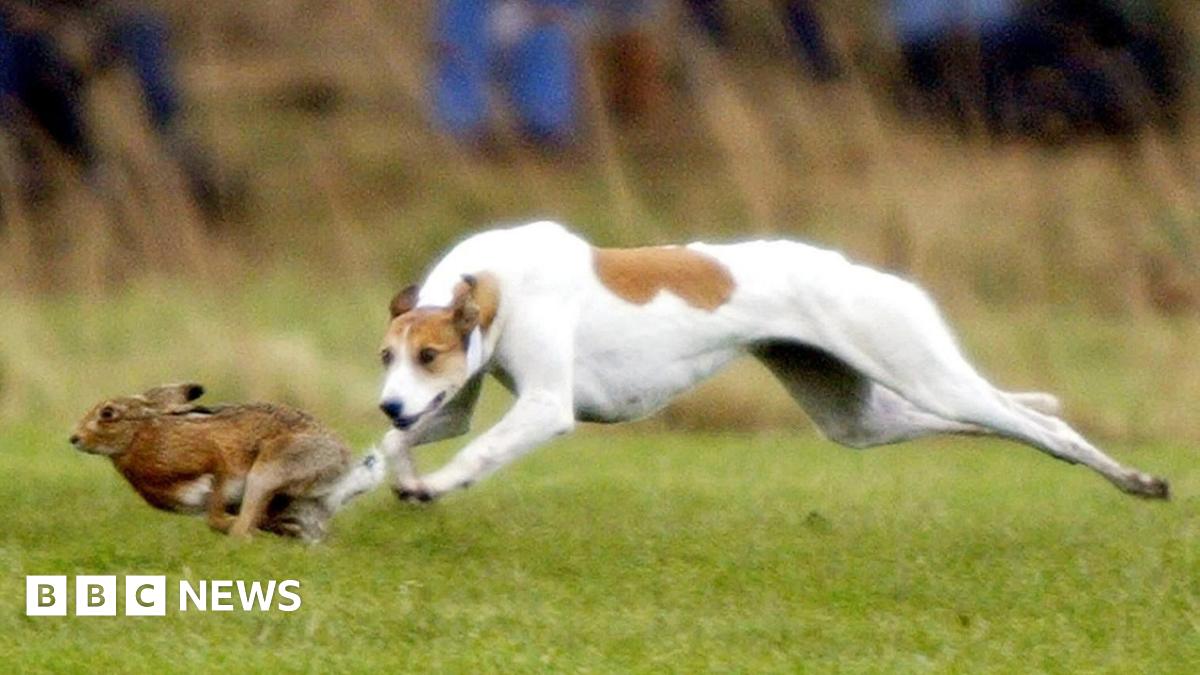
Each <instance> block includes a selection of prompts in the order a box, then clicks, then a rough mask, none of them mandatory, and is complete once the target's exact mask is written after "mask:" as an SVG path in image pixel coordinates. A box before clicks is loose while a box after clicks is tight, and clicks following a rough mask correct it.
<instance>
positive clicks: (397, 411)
mask: <svg viewBox="0 0 1200 675" xmlns="http://www.w3.org/2000/svg"><path fill="white" fill-rule="evenodd" d="M379 409H380V410H382V411H383V414H384V415H387V416H388V419H390V420H395V419H398V418H399V417H400V415H401V413H403V412H404V404H403V403H401V402H400V401H395V400H392V401H384V402H383V403H380V404H379Z"/></svg>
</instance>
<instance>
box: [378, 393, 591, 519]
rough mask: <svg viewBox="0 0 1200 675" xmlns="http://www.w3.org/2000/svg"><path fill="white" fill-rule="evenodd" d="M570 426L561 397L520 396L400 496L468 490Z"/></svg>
mask: <svg viewBox="0 0 1200 675" xmlns="http://www.w3.org/2000/svg"><path fill="white" fill-rule="evenodd" d="M574 426H575V416H574V411H573V406H572V405H571V402H570V401H569V400H566V399H565V398H564V397H563V396H561V395H559V394H552V393H550V392H546V391H531V392H529V393H528V394H522V395H520V396H519V397H518V398H517V402H516V404H515V405H513V407H512V409H511V410H509V411H508V413H507V414H505V416H504V417H503V418H502V419H501V420H500V421H499V422H498V423H497V424H496V426H494V427H492V428H491V429H488V430H487V431H486V432H484V433H483V434H481V435H480V436H479V437H478V438H476V439H474V440H473V441H471V442H470V443H469V444H467V446H466V447H465V448H463V449H462V450H460V451H459V453H458V454H457V455H455V456H454V458H453V459H451V460H450V462H449V463H447V464H446V465H445V466H443V467H442V468H441V469H438V470H437V471H435V472H433V473H431V474H429V475H428V476H425V477H424V478H421V479H416V480H415V481H414V483H413V484H412V486H411V488H410V489H408V490H407V491H406V494H402V495H401V496H403V497H407V498H410V499H416V500H419V501H429V500H431V499H436V498H438V497H440V496H441V495H443V494H445V493H447V492H449V491H451V490H456V489H459V488H465V487H468V486H470V485H471V484H473V483H475V482H478V481H479V480H480V479H482V478H484V477H486V476H488V475H489V474H491V473H494V472H495V471H496V470H498V469H500V468H501V467H503V466H504V465H506V464H508V463H509V462H512V461H513V460H515V459H517V458H518V457H520V456H522V455H524V454H525V453H527V452H529V451H530V450H532V449H534V448H536V447H537V446H539V445H541V444H542V443H545V442H546V441H548V440H550V439H552V438H554V437H555V436H560V435H562V434H565V433H567V432H569V431H571V429H573V428H574Z"/></svg>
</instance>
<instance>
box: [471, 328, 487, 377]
mask: <svg viewBox="0 0 1200 675" xmlns="http://www.w3.org/2000/svg"><path fill="white" fill-rule="evenodd" d="M482 366H483V331H481V330H480V329H479V327H478V326H476V327H475V330H472V331H471V336H470V337H468V338H467V377H470V376H472V375H474V374H475V373H476V372H478V371H479V369H480V367H482Z"/></svg>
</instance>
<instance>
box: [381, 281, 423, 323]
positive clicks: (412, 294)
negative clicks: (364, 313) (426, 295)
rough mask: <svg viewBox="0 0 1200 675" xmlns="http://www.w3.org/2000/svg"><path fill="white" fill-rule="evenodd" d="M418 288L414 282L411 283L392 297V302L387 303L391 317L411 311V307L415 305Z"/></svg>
mask: <svg viewBox="0 0 1200 675" xmlns="http://www.w3.org/2000/svg"><path fill="white" fill-rule="evenodd" d="M420 290H421V289H419V288H417V285H416V284H412V285H410V286H406V287H405V288H404V290H402V291H400V292H399V293H397V294H396V295H395V296H393V297H392V302H391V304H389V305H388V311H389V312H391V313H392V318H393V319H394V318H396V317H398V316H400V315H401V314H404V313H405V312H409V311H411V310H412V308H413V307H416V306H417V294H418V293H419V292H420Z"/></svg>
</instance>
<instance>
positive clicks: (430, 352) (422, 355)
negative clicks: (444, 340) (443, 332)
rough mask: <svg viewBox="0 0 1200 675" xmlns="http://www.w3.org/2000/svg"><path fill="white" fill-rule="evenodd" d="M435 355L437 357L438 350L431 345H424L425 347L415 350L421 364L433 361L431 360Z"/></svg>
mask: <svg viewBox="0 0 1200 675" xmlns="http://www.w3.org/2000/svg"><path fill="white" fill-rule="evenodd" d="M437 357H438V352H437V350H436V349H434V348H433V347H426V348H424V349H422V350H421V351H419V352H417V360H418V361H420V362H421V365H423V366H427V365H429V364H431V363H433V360H434V359H436V358H437Z"/></svg>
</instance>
